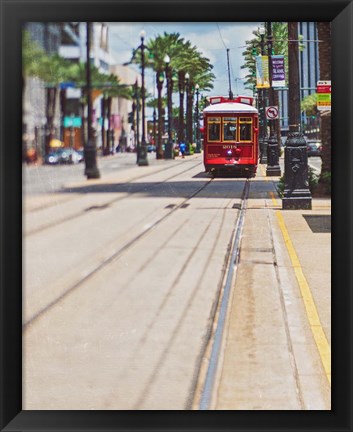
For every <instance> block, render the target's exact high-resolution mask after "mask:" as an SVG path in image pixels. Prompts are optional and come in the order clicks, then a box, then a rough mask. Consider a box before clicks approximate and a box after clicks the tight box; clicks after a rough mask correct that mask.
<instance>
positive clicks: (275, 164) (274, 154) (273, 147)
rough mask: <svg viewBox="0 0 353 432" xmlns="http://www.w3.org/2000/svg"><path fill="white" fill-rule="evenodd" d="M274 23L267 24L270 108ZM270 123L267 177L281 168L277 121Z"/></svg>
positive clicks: (272, 95) (272, 96)
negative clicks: (276, 128)
mask: <svg viewBox="0 0 353 432" xmlns="http://www.w3.org/2000/svg"><path fill="white" fill-rule="evenodd" d="M272 42H273V36H272V23H271V22H267V53H268V62H269V68H268V69H269V81H270V88H269V106H273V105H274V102H275V91H274V89H273V87H272V61H271V56H272ZM269 122H270V137H269V139H268V145H267V167H266V176H268V177H273V176H280V175H281V168H280V166H279V148H278V141H277V134H276V131H275V120H269Z"/></svg>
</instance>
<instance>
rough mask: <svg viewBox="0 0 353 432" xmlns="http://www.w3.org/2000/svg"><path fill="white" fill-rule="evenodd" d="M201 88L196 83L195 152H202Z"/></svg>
mask: <svg viewBox="0 0 353 432" xmlns="http://www.w3.org/2000/svg"><path fill="white" fill-rule="evenodd" d="M199 89H200V86H199V85H198V84H196V85H195V90H196V150H195V153H201V143H200V119H199V94H200V93H199Z"/></svg>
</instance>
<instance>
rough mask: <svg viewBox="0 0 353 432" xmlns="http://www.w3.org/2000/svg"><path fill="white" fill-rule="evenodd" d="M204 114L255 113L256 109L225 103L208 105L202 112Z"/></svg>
mask: <svg viewBox="0 0 353 432" xmlns="http://www.w3.org/2000/svg"><path fill="white" fill-rule="evenodd" d="M203 112H204V113H230V112H232V113H234V112H240V113H257V109H256V108H255V107H253V106H251V105H247V104H243V103H238V102H225V103H219V104H214V105H210V106H208V107H207V108H205V109H204V110H203Z"/></svg>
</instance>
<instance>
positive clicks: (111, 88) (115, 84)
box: [93, 74, 132, 155]
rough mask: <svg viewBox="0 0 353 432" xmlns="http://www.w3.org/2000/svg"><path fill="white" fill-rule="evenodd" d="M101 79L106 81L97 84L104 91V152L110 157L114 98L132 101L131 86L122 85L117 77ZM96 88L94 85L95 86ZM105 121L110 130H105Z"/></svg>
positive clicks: (110, 76) (112, 144)
mask: <svg viewBox="0 0 353 432" xmlns="http://www.w3.org/2000/svg"><path fill="white" fill-rule="evenodd" d="M101 78H103V79H105V81H104V82H103V83H102V84H100V85H99V84H96V87H97V88H100V89H102V91H103V97H102V115H101V117H102V150H103V155H108V154H109V153H110V148H111V146H114V143H112V142H111V141H112V136H111V108H112V100H113V97H120V98H124V99H132V95H131V86H129V85H125V84H121V83H120V80H119V77H117V76H116V75H112V74H111V75H109V76H108V75H104V76H102V77H101ZM93 86H94V84H93ZM105 119H107V120H108V128H107V131H106V130H105Z"/></svg>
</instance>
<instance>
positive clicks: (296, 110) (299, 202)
mask: <svg viewBox="0 0 353 432" xmlns="http://www.w3.org/2000/svg"><path fill="white" fill-rule="evenodd" d="M288 117H289V133H288V138H287V141H286V144H285V150H284V195H283V199H282V208H283V209H284V210H299V209H303V210H310V209H311V193H310V190H309V181H308V154H307V149H306V141H305V138H304V135H303V133H302V131H301V123H300V86H299V46H298V23H297V22H289V23H288Z"/></svg>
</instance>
